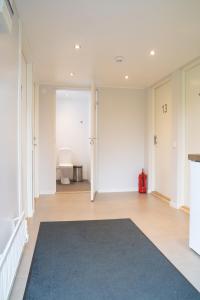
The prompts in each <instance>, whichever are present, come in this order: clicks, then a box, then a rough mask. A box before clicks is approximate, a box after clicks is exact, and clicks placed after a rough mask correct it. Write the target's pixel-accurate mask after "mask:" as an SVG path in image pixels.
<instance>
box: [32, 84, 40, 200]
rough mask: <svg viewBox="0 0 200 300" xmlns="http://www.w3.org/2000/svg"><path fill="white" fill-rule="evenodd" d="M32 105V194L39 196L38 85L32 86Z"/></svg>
mask: <svg viewBox="0 0 200 300" xmlns="http://www.w3.org/2000/svg"><path fill="white" fill-rule="evenodd" d="M34 90H35V93H34V105H33V110H34V113H33V116H34V120H33V129H34V130H33V149H34V159H33V163H34V167H33V172H34V174H33V177H34V180H33V194H34V197H35V198H38V197H39V85H38V84H35V86H34Z"/></svg>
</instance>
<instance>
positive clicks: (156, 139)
mask: <svg viewBox="0 0 200 300" xmlns="http://www.w3.org/2000/svg"><path fill="white" fill-rule="evenodd" d="M157 144H158V137H157V135H154V145H157Z"/></svg>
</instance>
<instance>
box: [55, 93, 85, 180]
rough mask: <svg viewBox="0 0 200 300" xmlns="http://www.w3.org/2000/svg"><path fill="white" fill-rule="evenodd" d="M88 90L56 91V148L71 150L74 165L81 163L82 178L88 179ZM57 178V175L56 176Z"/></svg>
mask: <svg viewBox="0 0 200 300" xmlns="http://www.w3.org/2000/svg"><path fill="white" fill-rule="evenodd" d="M90 97H91V93H90V92H88V91H78V90H77V91H72V90H67V91H64V90H58V91H57V92H56V148H57V158H58V153H59V152H58V151H59V149H60V148H70V149H71V150H72V162H73V164H74V165H83V178H84V179H89V176H90V175H89V174H90V147H89V145H90V144H89V103H90ZM57 178H58V177H57Z"/></svg>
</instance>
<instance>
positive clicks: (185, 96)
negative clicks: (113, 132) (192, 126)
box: [182, 58, 200, 206]
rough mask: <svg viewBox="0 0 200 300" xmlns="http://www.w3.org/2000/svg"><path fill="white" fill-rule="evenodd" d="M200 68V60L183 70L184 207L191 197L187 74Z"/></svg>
mask: <svg viewBox="0 0 200 300" xmlns="http://www.w3.org/2000/svg"><path fill="white" fill-rule="evenodd" d="M197 66H200V58H197V59H195V60H194V61H192V62H190V63H189V64H187V65H186V66H184V67H183V68H182V83H183V86H182V91H183V103H184V125H185V128H184V145H185V147H184V152H183V155H184V187H183V195H184V196H183V203H182V205H184V206H185V202H186V199H187V197H188V196H189V193H188V191H189V168H188V122H189V118H188V107H189V105H188V102H189V97H188V81H187V74H188V72H189V71H190V70H192V69H193V68H195V67H197Z"/></svg>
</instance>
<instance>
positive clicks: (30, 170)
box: [27, 63, 34, 218]
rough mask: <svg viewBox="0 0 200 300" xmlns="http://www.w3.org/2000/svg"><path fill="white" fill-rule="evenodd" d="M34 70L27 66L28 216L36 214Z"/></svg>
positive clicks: (30, 65)
mask: <svg viewBox="0 0 200 300" xmlns="http://www.w3.org/2000/svg"><path fill="white" fill-rule="evenodd" d="M32 117H33V70H32V64H30V63H29V64H27V216H28V217H30V218H31V217H32V216H33V214H34V201H33V119H32Z"/></svg>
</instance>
